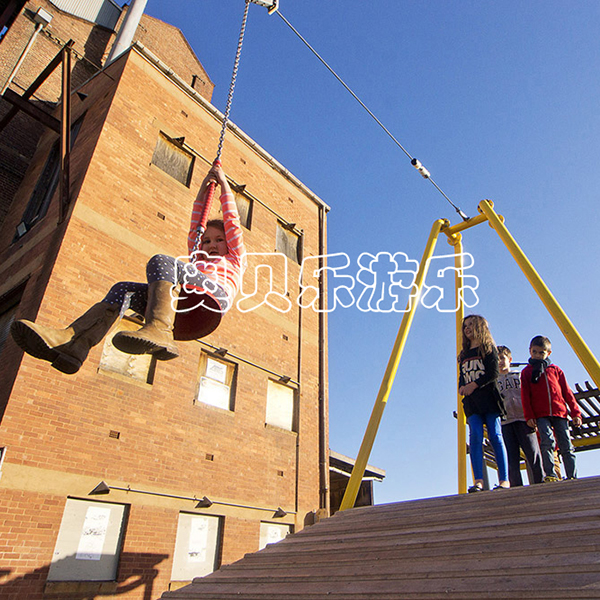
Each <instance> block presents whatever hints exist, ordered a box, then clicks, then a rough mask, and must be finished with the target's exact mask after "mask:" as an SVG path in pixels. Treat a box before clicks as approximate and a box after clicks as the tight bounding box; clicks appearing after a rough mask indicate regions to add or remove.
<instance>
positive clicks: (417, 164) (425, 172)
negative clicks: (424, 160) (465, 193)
mask: <svg viewBox="0 0 600 600" xmlns="http://www.w3.org/2000/svg"><path fill="white" fill-rule="evenodd" d="M275 13H276V14H277V15H278V16H279V17H280V18H281V19H282V20H283V22H284V23H285V24H286V25H287V26H288V27H289V28H290V29H291V30H292V31H293V32H294V33H295V34H296V35H297V36H298V37H299V38H300V39H301V40H302V42H304V44H305V45H306V47H307V48H308V49H309V50H310V51H311V52H312V53H313V54H314V55H315V56H316V57H317V58H318V59H319V60H320V61H321V63H323V65H324V66H325V67H326V68H327V70H328V71H329V72H330V73H331V74H332V75H333V76H334V77H335V78H336V79H337V80H338V81H339V82H340V83H341V84H342V85H343V86H344V88H346V90H347V91H348V92H349V93H350V94H351V95H352V97H353V98H354V99H355V100H356V101H357V102H358V103H359V104H360V105H361V106H362V107H363V108H364V109H365V110H366V111H367V113H369V115H370V116H371V117H372V118H373V120H374V121H375V122H376V123H377V124H378V125H379V126H380V127H381V128H382V129H383V130H384V131H385V133H387V135H388V136H389V137H390V138H391V139H392V141H393V142H394V143H395V144H396V145H397V146H398V147H399V148H400V150H402V152H404V154H406V156H407V157H408V158H409V159H410V162H411V164H412V166H413V167H415V169H417V171H419V173H420V174H421V175H422V176H423V178H424V179H428V180H429V181H431V183H432V184H433V186H434V187H435V188H436V189H437V191H438V192H439V193H440V194H442V196H444V198H445V199H446V200H447V201H448V202H449V203H450V205H451V206H452V208H454V210H455V211H456V212H457V213H458V214H459V215H460V217H461V218H462V219H463V221H467V220H468V219H469V217H467V215H466V214H465V213H464V212H463V211H462V210H461V209H460V208H459V207H458V206H456V204H454V202H452V200H450V198H448V196H447V195H446V194H445V193H444V191H443V190H442V189H441V188H440V186H439V185H438V184H437V183H436V182H435V181H434V180H433V179H432V178H431V174H430V173H429V171H428V170H427V169H426V168H425V167H424V166H423V165H422V164H421V162H420V161H419V160H418V159H416V158H414V157H413V156H411V154H410V153H409V152H408V150H406V148H405V147H404V146H403V145H402V144H401V143H400V142H399V141H398V140H397V139H396V138H395V137H394V136H393V135H392V133H391V132H390V130H389V129H388V128H387V127H386V126H385V125H384V124H383V123H382V122H381V121H380V120H379V119H378V118H377V117H376V116H375V115H374V114H373V112H372V111H371V110H370V109H369V107H368V106H367V105H366V104H365V103H364V102H363V101H362V100H361V99H360V98H359V97H358V96H357V95H356V94H355V93H354V92H353V91H352V90H351V89H350V87H349V86H348V85H347V84H346V83H345V81H344V80H343V79H342V78H341V77H340V76H339V75H338V74H337V73H336V72H335V71H334V70H333V69H332V68H331V67H330V66H329V65H328V64H327V62H326V61H325V59H323V58H322V57H321V55H320V54H319V53H318V52H317V51H316V50H315V49H314V48H313V47H312V46H311V45H310V44H309V43H308V41H307V40H306V39H305V38H304V37H303V36H302V35H301V34H300V32H299V31H298V30H297V29H296V28H295V27H294V26H293V25H292V24H291V23H290V22H289V21H288V20H287V19H286V18H285V17H284V16H283V15H282V14H281V12H280V11H279V10H276V11H275Z"/></svg>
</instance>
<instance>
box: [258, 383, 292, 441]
mask: <svg viewBox="0 0 600 600" xmlns="http://www.w3.org/2000/svg"><path fill="white" fill-rule="evenodd" d="M294 397H295V394H294V389H293V388H291V387H288V386H287V385H283V384H282V383H278V382H277V381H273V380H271V379H269V383H268V387H267V416H266V419H265V423H266V424H267V425H273V426H275V427H280V428H281V429H287V430H288V431H293V430H294V415H295V410H294V404H295V402H294Z"/></svg>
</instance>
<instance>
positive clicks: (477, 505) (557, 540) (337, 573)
mask: <svg viewBox="0 0 600 600" xmlns="http://www.w3.org/2000/svg"><path fill="white" fill-rule="evenodd" d="M342 597H343V598H345V599H348V600H358V599H364V600H387V599H437V598H455V599H458V598H460V599H461V600H469V599H477V600H482V599H489V598H494V599H519V600H522V599H524V598H528V599H529V598H539V599H544V600H549V599H559V598H560V599H563V600H574V599H577V598H589V599H591V598H594V599H596V600H597V599H599V598H600V477H590V478H585V479H579V480H573V481H561V482H557V483H546V484H540V485H536V486H526V487H522V488H515V489H511V490H498V491H487V492H482V493H479V494H468V495H462V496H459V495H456V496H445V497H440V498H430V499H425V500H415V501H409V502H400V503H396V504H387V505H380V506H373V507H364V508H356V509H353V510H348V511H345V512H342V513H337V514H335V515H334V516H333V517H331V518H329V519H326V520H325V521H322V522H320V523H317V524H316V525H313V526H312V527H308V528H306V529H304V530H303V531H301V532H299V533H297V534H294V535H291V536H289V537H288V538H287V539H285V540H283V541H282V542H280V543H278V544H274V545H271V546H268V547H267V548H265V549H264V550H262V551H261V552H257V553H255V554H249V555H247V556H246V557H245V558H243V559H242V560H240V561H238V562H236V563H234V564H232V565H229V566H226V567H223V568H221V569H220V570H219V571H217V572H215V573H213V574H211V575H209V576H207V577H204V578H199V579H195V580H194V581H193V583H192V584H190V585H188V586H186V587H183V588H181V589H179V590H177V591H173V592H166V593H164V594H163V596H162V598H163V599H164V600H176V599H177V600H192V599H194V600H214V599H219V600H227V599H230V598H238V599H239V598H243V599H245V600H267V599H268V600H287V599H289V600H292V599H294V600H317V599H319V600H321V599H331V598H342Z"/></svg>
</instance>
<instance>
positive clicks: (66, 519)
mask: <svg viewBox="0 0 600 600" xmlns="http://www.w3.org/2000/svg"><path fill="white" fill-rule="evenodd" d="M126 509H127V506H125V505H124V504H113V503H111V502H93V501H90V500H79V499H75V498H68V499H67V503H66V505H65V511H64V513H63V518H62V522H61V524H60V530H59V532H58V538H57V540H56V546H55V548H54V554H53V555H52V562H51V564H50V571H49V573H48V581H115V580H116V578H117V566H118V562H119V554H120V552H121V545H122V538H123V529H124V523H125V512H126Z"/></svg>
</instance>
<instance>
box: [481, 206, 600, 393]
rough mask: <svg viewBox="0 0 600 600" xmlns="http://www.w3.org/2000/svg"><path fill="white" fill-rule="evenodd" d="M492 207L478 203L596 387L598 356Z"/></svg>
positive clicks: (599, 379) (599, 366)
mask: <svg viewBox="0 0 600 600" xmlns="http://www.w3.org/2000/svg"><path fill="white" fill-rule="evenodd" d="M493 206H494V205H493V203H492V202H491V201H490V200H482V201H481V202H480V203H479V206H478V209H479V211H480V212H481V213H483V214H484V215H485V216H486V217H487V219H488V221H489V223H490V225H491V226H492V227H493V228H494V229H495V230H496V233H497V234H498V235H499V236H500V239H501V240H502V241H503V242H504V245H505V246H506V247H507V248H508V251H509V252H510V253H511V254H512V256H513V258H514V259H515V261H516V262H517V264H518V265H519V267H520V268H521V271H523V273H524V274H525V277H527V279H528V281H529V283H530V284H531V286H532V287H533V289H534V290H535V292H536V293H537V295H538V296H539V298H540V300H541V301H542V303H543V304H544V306H545V307H546V308H547V309H548V312H549V313H550V315H551V316H552V318H553V319H554V322H555V323H556V324H557V325H558V328H559V329H560V330H561V331H562V333H563V335H564V336H565V338H566V340H567V342H569V345H570V346H571V348H573V351H574V352H575V354H576V355H577V357H578V358H579V360H580V361H581V364H582V365H583V366H584V367H585V369H586V371H587V372H588V373H589V375H590V377H591V378H592V380H593V381H594V383H595V384H596V387H600V364H598V361H597V360H596V357H595V356H594V355H593V354H592V351H591V350H590V349H589V348H588V346H587V344H586V343H585V342H584V341H583V338H582V337H581V335H579V332H578V331H577V329H575V326H574V325H573V323H571V321H570V320H569V317H567V315H566V314H565V312H564V311H563V309H562V308H561V306H560V304H559V303H558V302H557V301H556V298H554V296H553V295H552V293H551V292H550V290H549V289H548V288H547V287H546V284H545V283H544V282H543V280H542V278H541V277H540V276H539V275H538V273H537V271H536V270H535V269H534V268H533V265H532V264H531V263H530V262H529V259H528V258H527V257H526V256H525V254H524V253H523V251H522V250H521V248H520V247H519V245H518V244H517V242H516V241H515V239H514V238H513V237H512V235H511V234H510V232H509V231H508V229H507V228H506V227H505V225H504V223H503V222H502V220H501V219H500V217H499V216H498V215H497V214H496V212H495V211H494V208H493Z"/></svg>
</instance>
